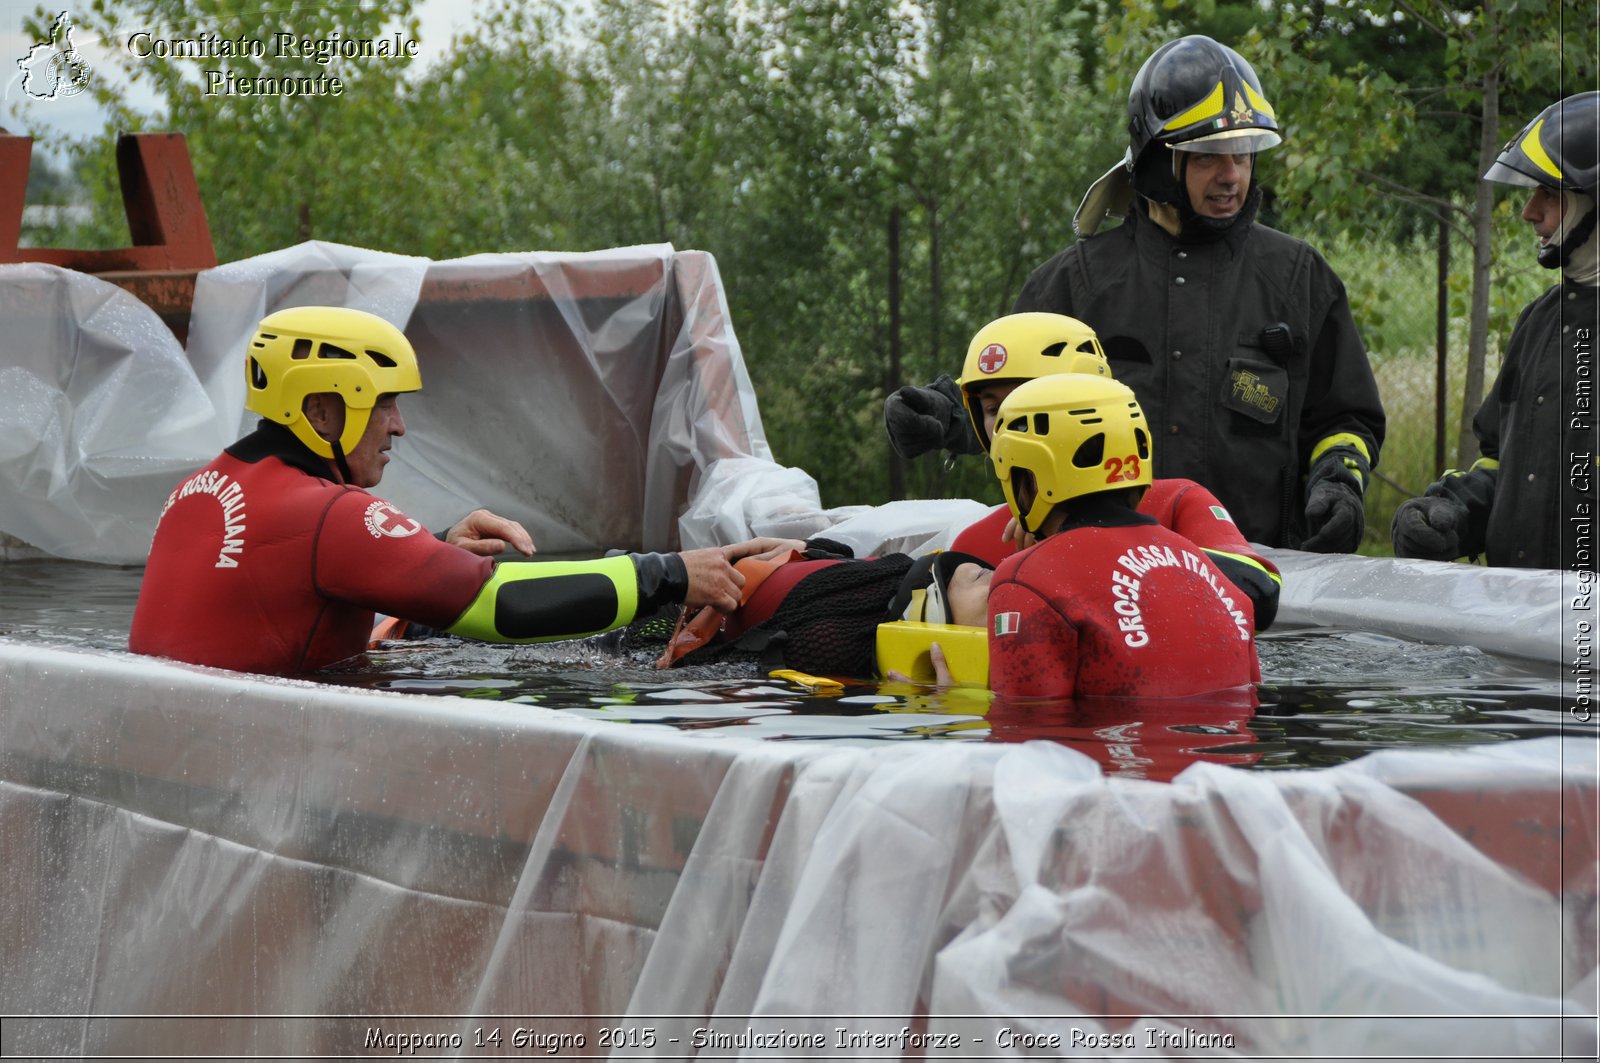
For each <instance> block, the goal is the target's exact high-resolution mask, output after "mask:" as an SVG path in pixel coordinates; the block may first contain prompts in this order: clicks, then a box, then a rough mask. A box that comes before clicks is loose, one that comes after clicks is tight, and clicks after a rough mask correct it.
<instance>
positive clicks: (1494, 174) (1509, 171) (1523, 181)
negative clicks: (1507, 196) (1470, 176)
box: [1483, 161, 1555, 188]
mask: <svg viewBox="0 0 1600 1063" xmlns="http://www.w3.org/2000/svg"><path fill="white" fill-rule="evenodd" d="M1483 179H1484V180H1485V181H1494V182H1496V183H1497V184H1502V185H1516V186H1517V187H1518V188H1537V187H1538V186H1540V185H1544V186H1545V187H1547V188H1554V187H1555V186H1554V185H1552V184H1550V183H1549V182H1547V181H1540V180H1538V179H1536V178H1533V177H1530V176H1528V175H1527V174H1525V173H1523V172H1522V171H1521V170H1517V169H1513V168H1512V167H1510V166H1507V165H1506V164H1505V162H1503V161H1497V162H1495V164H1494V165H1493V166H1491V167H1489V168H1488V169H1487V170H1485V171H1483Z"/></svg>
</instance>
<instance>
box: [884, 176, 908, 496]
mask: <svg viewBox="0 0 1600 1063" xmlns="http://www.w3.org/2000/svg"><path fill="white" fill-rule="evenodd" d="M900 363H901V347H900V208H899V207H891V208H889V365H888V367H887V368H886V369H885V371H884V375H883V397H884V398H885V399H887V398H888V397H889V395H890V393H891V392H893V391H894V390H895V389H896V388H898V387H899V386H900V385H901V384H903V383H905V381H904V380H902V379H901V377H900V373H901V369H900ZM905 496H906V469H905V462H904V460H903V459H902V458H901V457H900V455H899V454H897V453H895V450H894V447H890V448H889V497H890V498H892V499H900V498H904V497H905Z"/></svg>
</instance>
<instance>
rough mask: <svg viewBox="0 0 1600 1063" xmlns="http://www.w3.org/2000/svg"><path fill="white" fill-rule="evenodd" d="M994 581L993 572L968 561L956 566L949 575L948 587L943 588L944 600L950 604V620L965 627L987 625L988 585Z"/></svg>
mask: <svg viewBox="0 0 1600 1063" xmlns="http://www.w3.org/2000/svg"><path fill="white" fill-rule="evenodd" d="M993 580H994V570H993V569H989V568H984V567H983V566H982V565H975V564H973V563H972V562H970V561H968V562H967V563H966V564H964V565H957V566H956V570H955V572H953V573H951V575H950V585H949V586H948V587H947V588H945V599H946V601H948V602H949V603H950V619H951V621H952V622H953V623H956V624H962V625H965V626H967V627H985V626H987V625H988V623H989V584H990V583H991V582H993Z"/></svg>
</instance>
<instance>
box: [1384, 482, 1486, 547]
mask: <svg viewBox="0 0 1600 1063" xmlns="http://www.w3.org/2000/svg"><path fill="white" fill-rule="evenodd" d="M1467 517H1468V513H1467V507H1466V506H1463V505H1462V504H1461V503H1460V502H1457V501H1456V500H1455V499H1453V498H1449V497H1447V496H1444V495H1424V496H1423V497H1422V498H1413V499H1410V500H1409V501H1407V502H1404V503H1401V506H1400V508H1399V509H1397V510H1395V511H1394V523H1393V524H1392V525H1390V527H1389V534H1390V535H1391V536H1392V537H1393V538H1394V555H1395V556H1396V557H1420V558H1424V559H1426V560H1428V561H1454V560H1455V559H1456V558H1458V557H1461V556H1463V555H1464V554H1466V550H1464V549H1463V548H1462V546H1461V532H1462V530H1463V529H1464V528H1465V526H1466V523H1467Z"/></svg>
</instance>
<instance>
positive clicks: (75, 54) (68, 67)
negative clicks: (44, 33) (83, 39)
mask: <svg viewBox="0 0 1600 1063" xmlns="http://www.w3.org/2000/svg"><path fill="white" fill-rule="evenodd" d="M17 69H18V70H21V71H22V91H23V92H26V93H27V94H28V95H29V96H32V97H33V98H34V99H36V100H64V99H68V98H69V97H72V96H76V95H77V94H78V93H80V92H82V91H83V90H84V89H86V88H88V87H89V64H88V62H86V61H85V60H84V58H83V56H82V54H80V53H79V51H78V48H77V46H76V45H75V44H73V43H72V17H71V16H70V15H68V14H67V13H66V12H65V11H63V12H61V14H59V15H57V16H56V20H55V21H54V22H52V23H51V24H50V39H49V40H46V41H42V42H40V43H39V44H36V45H34V46H33V47H32V48H30V49H28V54H27V55H26V56H24V57H23V58H21V59H18V60H17Z"/></svg>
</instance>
